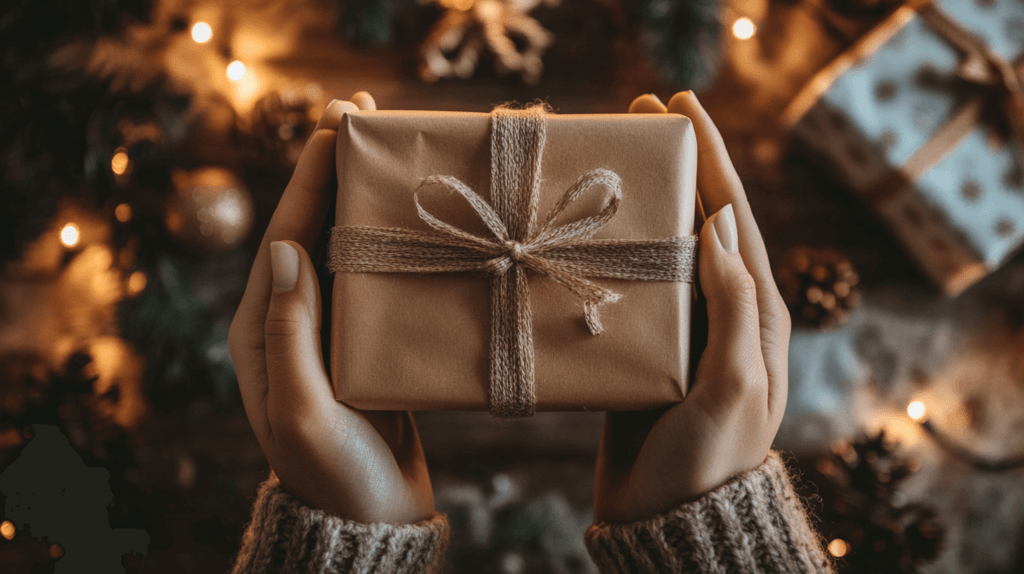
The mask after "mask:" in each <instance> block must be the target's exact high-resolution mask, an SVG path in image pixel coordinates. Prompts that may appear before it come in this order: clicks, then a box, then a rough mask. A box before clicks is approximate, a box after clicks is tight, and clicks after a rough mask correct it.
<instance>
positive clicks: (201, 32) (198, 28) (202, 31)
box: [192, 22, 213, 44]
mask: <svg viewBox="0 0 1024 574" xmlns="http://www.w3.org/2000/svg"><path fill="white" fill-rule="evenodd" d="M212 37H213V28H210V25H209V24H207V23H206V22H196V25H195V26H192V39H193V40H195V41H196V43H198V44H205V43H206V42H209V41H210V38H212Z"/></svg>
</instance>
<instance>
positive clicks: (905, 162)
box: [783, 0, 1024, 295]
mask: <svg viewBox="0 0 1024 574" xmlns="http://www.w3.org/2000/svg"><path fill="white" fill-rule="evenodd" d="M1022 55H1024V2H1020V1H1019V0H944V1H942V2H937V1H936V2H931V3H927V4H923V5H917V6H910V5H908V6H903V7H901V8H898V9H896V10H895V11H893V12H892V13H891V14H890V15H889V16H888V17H887V18H886V19H885V20H883V21H882V22H881V23H880V24H879V25H878V26H877V27H876V28H874V29H873V30H872V31H871V32H869V33H868V34H867V35H865V36H864V37H863V38H861V39H860V40H859V41H858V42H857V43H855V44H854V45H853V46H852V47H851V48H849V49H848V50H846V51H845V52H844V53H842V54H841V55H840V56H839V57H838V58H836V59H835V60H834V61H833V62H831V63H830V64H829V65H828V66H826V67H825V68H824V69H822V70H821V71H820V72H819V73H818V74H816V75H815V77H814V78H813V79H812V80H811V81H810V82H809V83H808V84H807V85H805V86H804V88H803V89H802V90H801V91H800V92H799V93H798V94H797V97H796V98H794V100H793V101H792V102H791V103H790V105H789V106H788V108H787V109H786V111H785V112H784V118H783V121H784V122H785V123H786V124H787V125H789V126H791V127H792V128H793V131H794V135H795V136H796V137H797V138H798V139H799V140H800V141H802V142H804V143H805V144H807V145H808V146H809V147H810V148H811V149H812V150H813V151H815V152H817V153H820V154H821V155H823V156H824V157H826V158H827V159H828V160H830V161H831V162H832V163H833V165H834V166H835V167H836V169H837V170H838V171H839V173H840V174H841V175H842V176H843V177H844V179H845V180H846V181H848V182H850V184H851V187H852V188H853V189H854V190H855V191H856V192H857V194H858V195H860V196H861V197H863V198H864V199H865V200H866V201H867V202H868V203H869V204H870V205H871V206H872V207H873V208H874V209H875V210H876V212H877V213H878V214H879V215H880V216H881V217H882V218H883V219H884V220H885V221H886V222H887V223H888V224H889V225H890V227H891V228H892V230H893V231H894V233H895V235H896V236H897V237H898V238H899V239H900V240H901V241H902V243H903V244H904V245H905V246H906V248H907V250H908V251H909V252H910V254H911V255H912V256H913V258H914V259H915V260H916V261H917V262H918V263H919V265H920V267H921V268H922V270H923V271H925V273H926V274H927V275H928V276H930V277H931V278H932V279H934V280H935V282H936V283H937V284H938V285H939V286H940V287H941V288H942V289H943V291H945V292H946V293H947V294H949V295H957V294H959V293H960V292H962V291H964V290H965V289H967V288H968V287H970V286H971V285H973V284H974V283H976V282H977V281H978V280H980V279H982V278H983V277H985V276H986V275H988V274H989V273H991V272H992V271H994V270H995V269H997V268H998V267H999V266H1000V265H1002V264H1003V262H1005V261H1006V260H1007V259H1008V258H1009V257H1010V256H1011V255H1012V254H1013V253H1014V252H1015V251H1016V250H1017V249H1018V248H1019V247H1020V246H1021V244H1022V242H1024V169H1022V165H1024V162H1022V153H1024V97H1022V96H1024V65H1022V58H1021V57H1022Z"/></svg>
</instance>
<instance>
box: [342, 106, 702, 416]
mask: <svg viewBox="0 0 1024 574" xmlns="http://www.w3.org/2000/svg"><path fill="white" fill-rule="evenodd" d="M544 113H545V112H544V109H543V108H542V107H540V106H535V107H531V108H527V109H524V110H515V109H510V108H505V107H501V108H497V109H495V110H494V112H493V113H492V114H491V205H488V204H487V202H486V201H484V199H483V198H482V197H480V196H479V195H478V194H477V193H476V192H474V191H473V190H471V189H470V188H469V187H468V186H467V185H466V184H464V183H463V182H461V181H459V180H458V179H457V178H455V177H451V176H443V175H432V176H430V177H427V178H424V179H423V180H422V181H421V182H420V184H419V187H417V188H416V190H415V192H414V193H413V203H414V204H415V205H416V210H417V212H418V213H419V216H420V218H421V219H422V220H423V221H424V222H425V223H426V224H427V225H428V226H430V227H431V229H433V231H431V232H423V231H415V230H411V229H401V228H391V227H369V226H362V225H346V226H340V227H335V228H333V229H332V230H331V240H330V246H329V253H328V267H329V268H330V270H331V271H332V272H348V273H457V272H483V273H486V274H488V275H490V277H491V347H490V388H489V395H488V401H489V406H490V411H491V414H492V415H493V416H496V417H506V418H517V417H528V416H531V415H533V413H534V410H535V408H534V403H535V387H534V348H533V325H532V319H531V312H530V289H529V284H528V282H527V275H526V273H527V271H532V272H534V273H538V274H542V275H547V276H548V277H550V278H551V279H553V280H554V281H556V282H557V283H558V284H559V285H561V286H563V287H565V288H566V289H568V290H569V291H570V292H572V293H573V294H574V295H575V296H576V297H577V298H578V299H579V300H580V301H582V302H583V309H584V317H585V318H586V323H587V326H588V328H589V329H590V332H591V333H592V334H593V335H597V334H598V333H600V332H601V331H602V330H603V327H602V325H601V321H600V316H599V312H598V308H599V307H600V306H601V305H603V304H606V303H614V302H616V301H618V300H619V298H620V295H619V294H618V293H616V292H614V291H612V290H610V289H606V288H604V287H601V286H600V285H597V284H595V283H593V282H591V281H589V280H588V279H586V278H587V277H601V278H612V279H628V280H633V281H682V282H692V281H693V274H694V272H693V270H694V260H695V253H696V245H697V239H696V237H695V236H688V237H668V238H663V239H650V240H626V239H593V236H594V234H595V233H597V231H598V230H600V229H601V228H602V227H604V226H605V224H607V223H608V221H609V220H611V218H612V217H614V216H615V213H616V211H617V210H618V207H619V204H620V203H621V202H622V186H621V181H620V179H619V176H618V175H616V174H615V173H613V172H611V171H608V170H606V169H596V170H593V171H590V172H587V173H585V174H583V175H582V176H581V177H580V178H579V179H578V180H576V183H574V184H573V185H572V186H571V187H569V189H568V190H566V192H565V194H564V195H562V198H561V199H560V200H559V201H558V203H557V205H555V207H554V209H552V210H551V213H550V214H548V216H547V218H546V219H545V220H544V222H543V223H542V224H541V225H539V226H538V225H537V208H538V203H539V198H540V186H541V158H542V155H543V152H544V141H545V120H544ZM432 186H441V187H444V188H446V189H448V190H450V191H454V192H456V193H458V194H459V195H461V196H462V197H463V198H464V199H465V200H466V201H467V202H469V205H470V206H471V207H472V208H473V210H474V211H475V212H476V214H477V215H478V216H479V217H480V219H481V220H482V221H483V222H484V224H485V225H486V226H487V228H488V229H489V230H490V232H491V234H492V235H493V237H480V236H477V235H473V234H470V233H467V232H465V231H463V230H461V229H457V228H455V227H453V226H451V225H449V224H447V223H445V222H443V221H441V220H439V219H438V218H436V217H434V216H433V215H431V214H430V213H428V212H427V211H426V210H425V209H424V208H423V206H422V205H421V204H420V200H419V196H420V193H421V192H423V190H424V189H425V188H428V187H432ZM594 187H604V188H605V189H606V190H607V192H608V200H607V203H606V205H605V206H604V208H603V209H601V210H600V211H599V212H598V213H597V214H594V215H590V216H586V217H581V218H580V219H577V220H575V221H572V222H569V223H565V224H562V225H556V224H555V220H556V219H557V218H558V217H559V215H561V214H562V212H563V211H565V209H566V208H567V207H569V206H570V205H571V204H572V203H573V202H574V201H576V200H577V199H578V198H579V197H580V196H581V195H583V194H584V193H586V192H587V191H589V190H590V189H591V188H594Z"/></svg>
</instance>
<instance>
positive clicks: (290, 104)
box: [242, 92, 316, 173]
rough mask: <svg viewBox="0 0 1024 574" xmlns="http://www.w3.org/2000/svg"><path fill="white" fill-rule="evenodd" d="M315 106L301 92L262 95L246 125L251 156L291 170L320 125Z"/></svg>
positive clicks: (245, 131)
mask: <svg viewBox="0 0 1024 574" xmlns="http://www.w3.org/2000/svg"><path fill="white" fill-rule="evenodd" d="M312 107H313V103H312V102H311V101H310V100H308V99H307V98H306V97H305V96H303V95H301V94H298V95H296V94H284V95H282V94H279V93H277V92H271V93H270V94H267V95H266V96H263V97H262V98H260V99H259V101H257V102H256V104H255V106H254V107H253V109H252V112H251V113H250V115H249V118H248V124H247V125H244V126H243V129H242V132H243V138H244V140H245V144H246V148H247V151H248V155H249V159H250V160H251V161H253V162H255V163H258V164H262V165H265V166H277V167H278V168H280V169H283V170H285V171H287V172H288V173H291V170H293V169H295V164H296V163H298V161H299V155H300V154H301V153H302V149H303V147H304V146H305V145H306V140H307V139H308V138H309V136H310V135H311V134H312V133H313V129H314V128H315V127H316V121H315V120H314V119H313V118H311V117H310V114H309V112H310V108H312Z"/></svg>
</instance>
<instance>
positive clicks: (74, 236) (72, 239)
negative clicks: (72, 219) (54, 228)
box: [60, 223, 81, 247]
mask: <svg viewBox="0 0 1024 574" xmlns="http://www.w3.org/2000/svg"><path fill="white" fill-rule="evenodd" d="M80 235H81V234H80V233H79V232H78V226H77V225H75V224H74V223H69V224H67V225H65V226H64V228H63V229H61V230H60V242H61V243H63V244H64V247H74V246H75V245H78V240H79V238H80Z"/></svg>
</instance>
